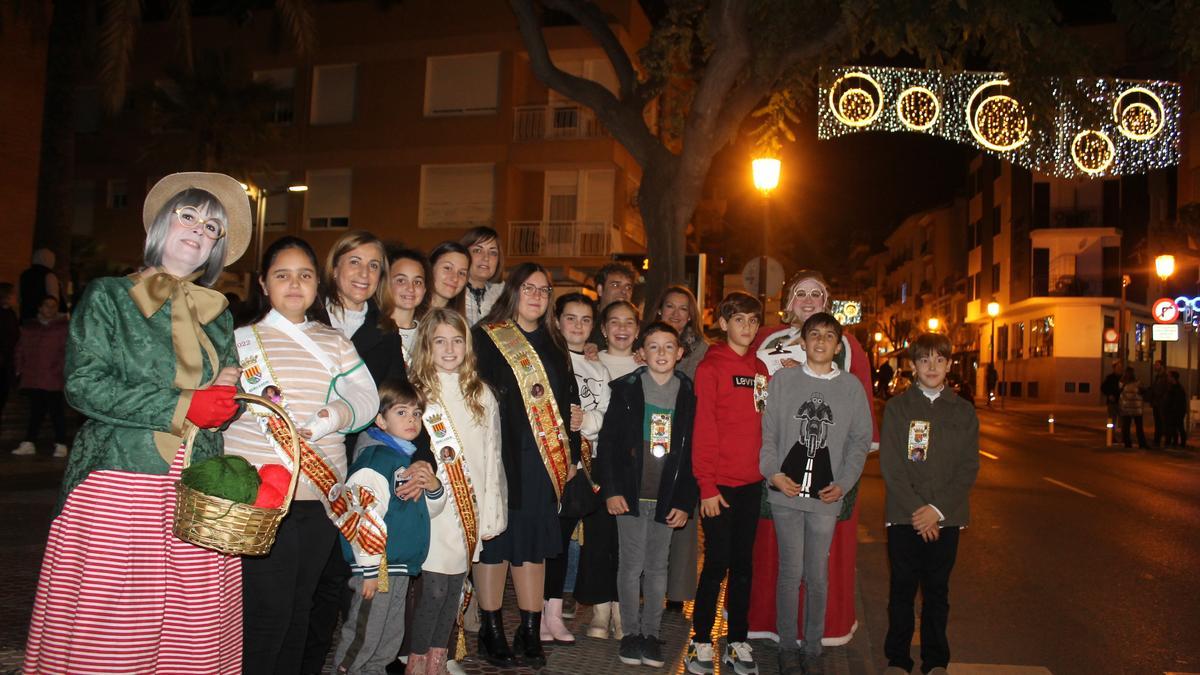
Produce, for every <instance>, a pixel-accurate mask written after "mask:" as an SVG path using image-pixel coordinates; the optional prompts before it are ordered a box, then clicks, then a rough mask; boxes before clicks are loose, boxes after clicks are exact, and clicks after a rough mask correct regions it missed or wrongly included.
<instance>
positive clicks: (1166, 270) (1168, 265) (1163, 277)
mask: <svg viewBox="0 0 1200 675" xmlns="http://www.w3.org/2000/svg"><path fill="white" fill-rule="evenodd" d="M1154 271H1155V273H1157V274H1158V278H1159V280H1160V281H1162V283H1163V286H1166V284H1167V279H1170V278H1171V275H1172V274H1174V273H1175V256H1173V255H1170V254H1167V253H1164V254H1163V255H1160V256H1158V257H1157V258H1155V259H1154ZM1162 291H1163V294H1164V295H1165V294H1166V289H1165V288H1163V289H1162ZM1162 362H1163V365H1164V366H1165V365H1167V341H1166V340H1163V341H1162ZM1154 433H1155V435H1157V434H1158V431H1157V430H1155V432H1154Z"/></svg>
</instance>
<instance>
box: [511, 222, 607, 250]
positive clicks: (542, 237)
mask: <svg viewBox="0 0 1200 675" xmlns="http://www.w3.org/2000/svg"><path fill="white" fill-rule="evenodd" d="M611 229H612V225H611V224H610V223H606V222H595V221H579V220H510V221H509V223H508V248H506V249H505V253H506V254H508V255H510V256H516V257H541V256H546V257H556V258H593V257H606V256H608V255H609V254H611V253H612V237H611V234H610V230H611Z"/></svg>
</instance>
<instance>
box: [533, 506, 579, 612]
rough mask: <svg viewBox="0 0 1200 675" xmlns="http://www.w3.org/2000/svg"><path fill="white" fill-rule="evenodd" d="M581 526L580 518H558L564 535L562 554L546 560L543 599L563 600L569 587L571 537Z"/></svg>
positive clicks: (559, 526)
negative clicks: (568, 570)
mask: <svg viewBox="0 0 1200 675" xmlns="http://www.w3.org/2000/svg"><path fill="white" fill-rule="evenodd" d="M577 525H579V519H578V518H563V517H562V516H559V518H558V531H559V532H560V533H561V535H562V553H559V554H558V555H557V556H555V557H553V558H546V581H545V584H544V592H543V595H542V597H544V598H545V599H547V600H553V599H555V598H558V599H562V596H563V587H564V586H566V585H567V558H568V557H569V555H570V552H571V535H572V534H573V533H574V532H575V527H576V526H577Z"/></svg>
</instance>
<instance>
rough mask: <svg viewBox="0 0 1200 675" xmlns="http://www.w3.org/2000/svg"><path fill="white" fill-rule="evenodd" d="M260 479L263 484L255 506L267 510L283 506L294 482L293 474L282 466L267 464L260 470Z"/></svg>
mask: <svg viewBox="0 0 1200 675" xmlns="http://www.w3.org/2000/svg"><path fill="white" fill-rule="evenodd" d="M258 477H259V480H261V481H262V484H261V485H260V486H259V488H258V497H257V498H256V499H255V500H254V505H255V506H258V507H261V508H267V509H277V508H279V507H280V506H283V499H284V497H285V496H286V495H287V492H288V487H289V486H290V484H291V482H292V473H291V472H290V471H288V470H287V468H286V467H284V466H283V465H282V464H265V465H263V466H262V467H261V468H259V470H258Z"/></svg>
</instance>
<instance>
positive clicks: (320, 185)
mask: <svg viewBox="0 0 1200 675" xmlns="http://www.w3.org/2000/svg"><path fill="white" fill-rule="evenodd" d="M352 183H353V174H352V173H351V172H350V169H331V170H325V171H309V172H308V191H307V192H305V193H304V194H305V200H304V201H305V205H304V208H305V222H307V223H308V229H310V230H327V229H345V228H348V227H350V187H351V185H352ZM268 206H270V201H269V200H268ZM267 222H268V223H269V222H271V221H270V216H269V215H268V217H267Z"/></svg>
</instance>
